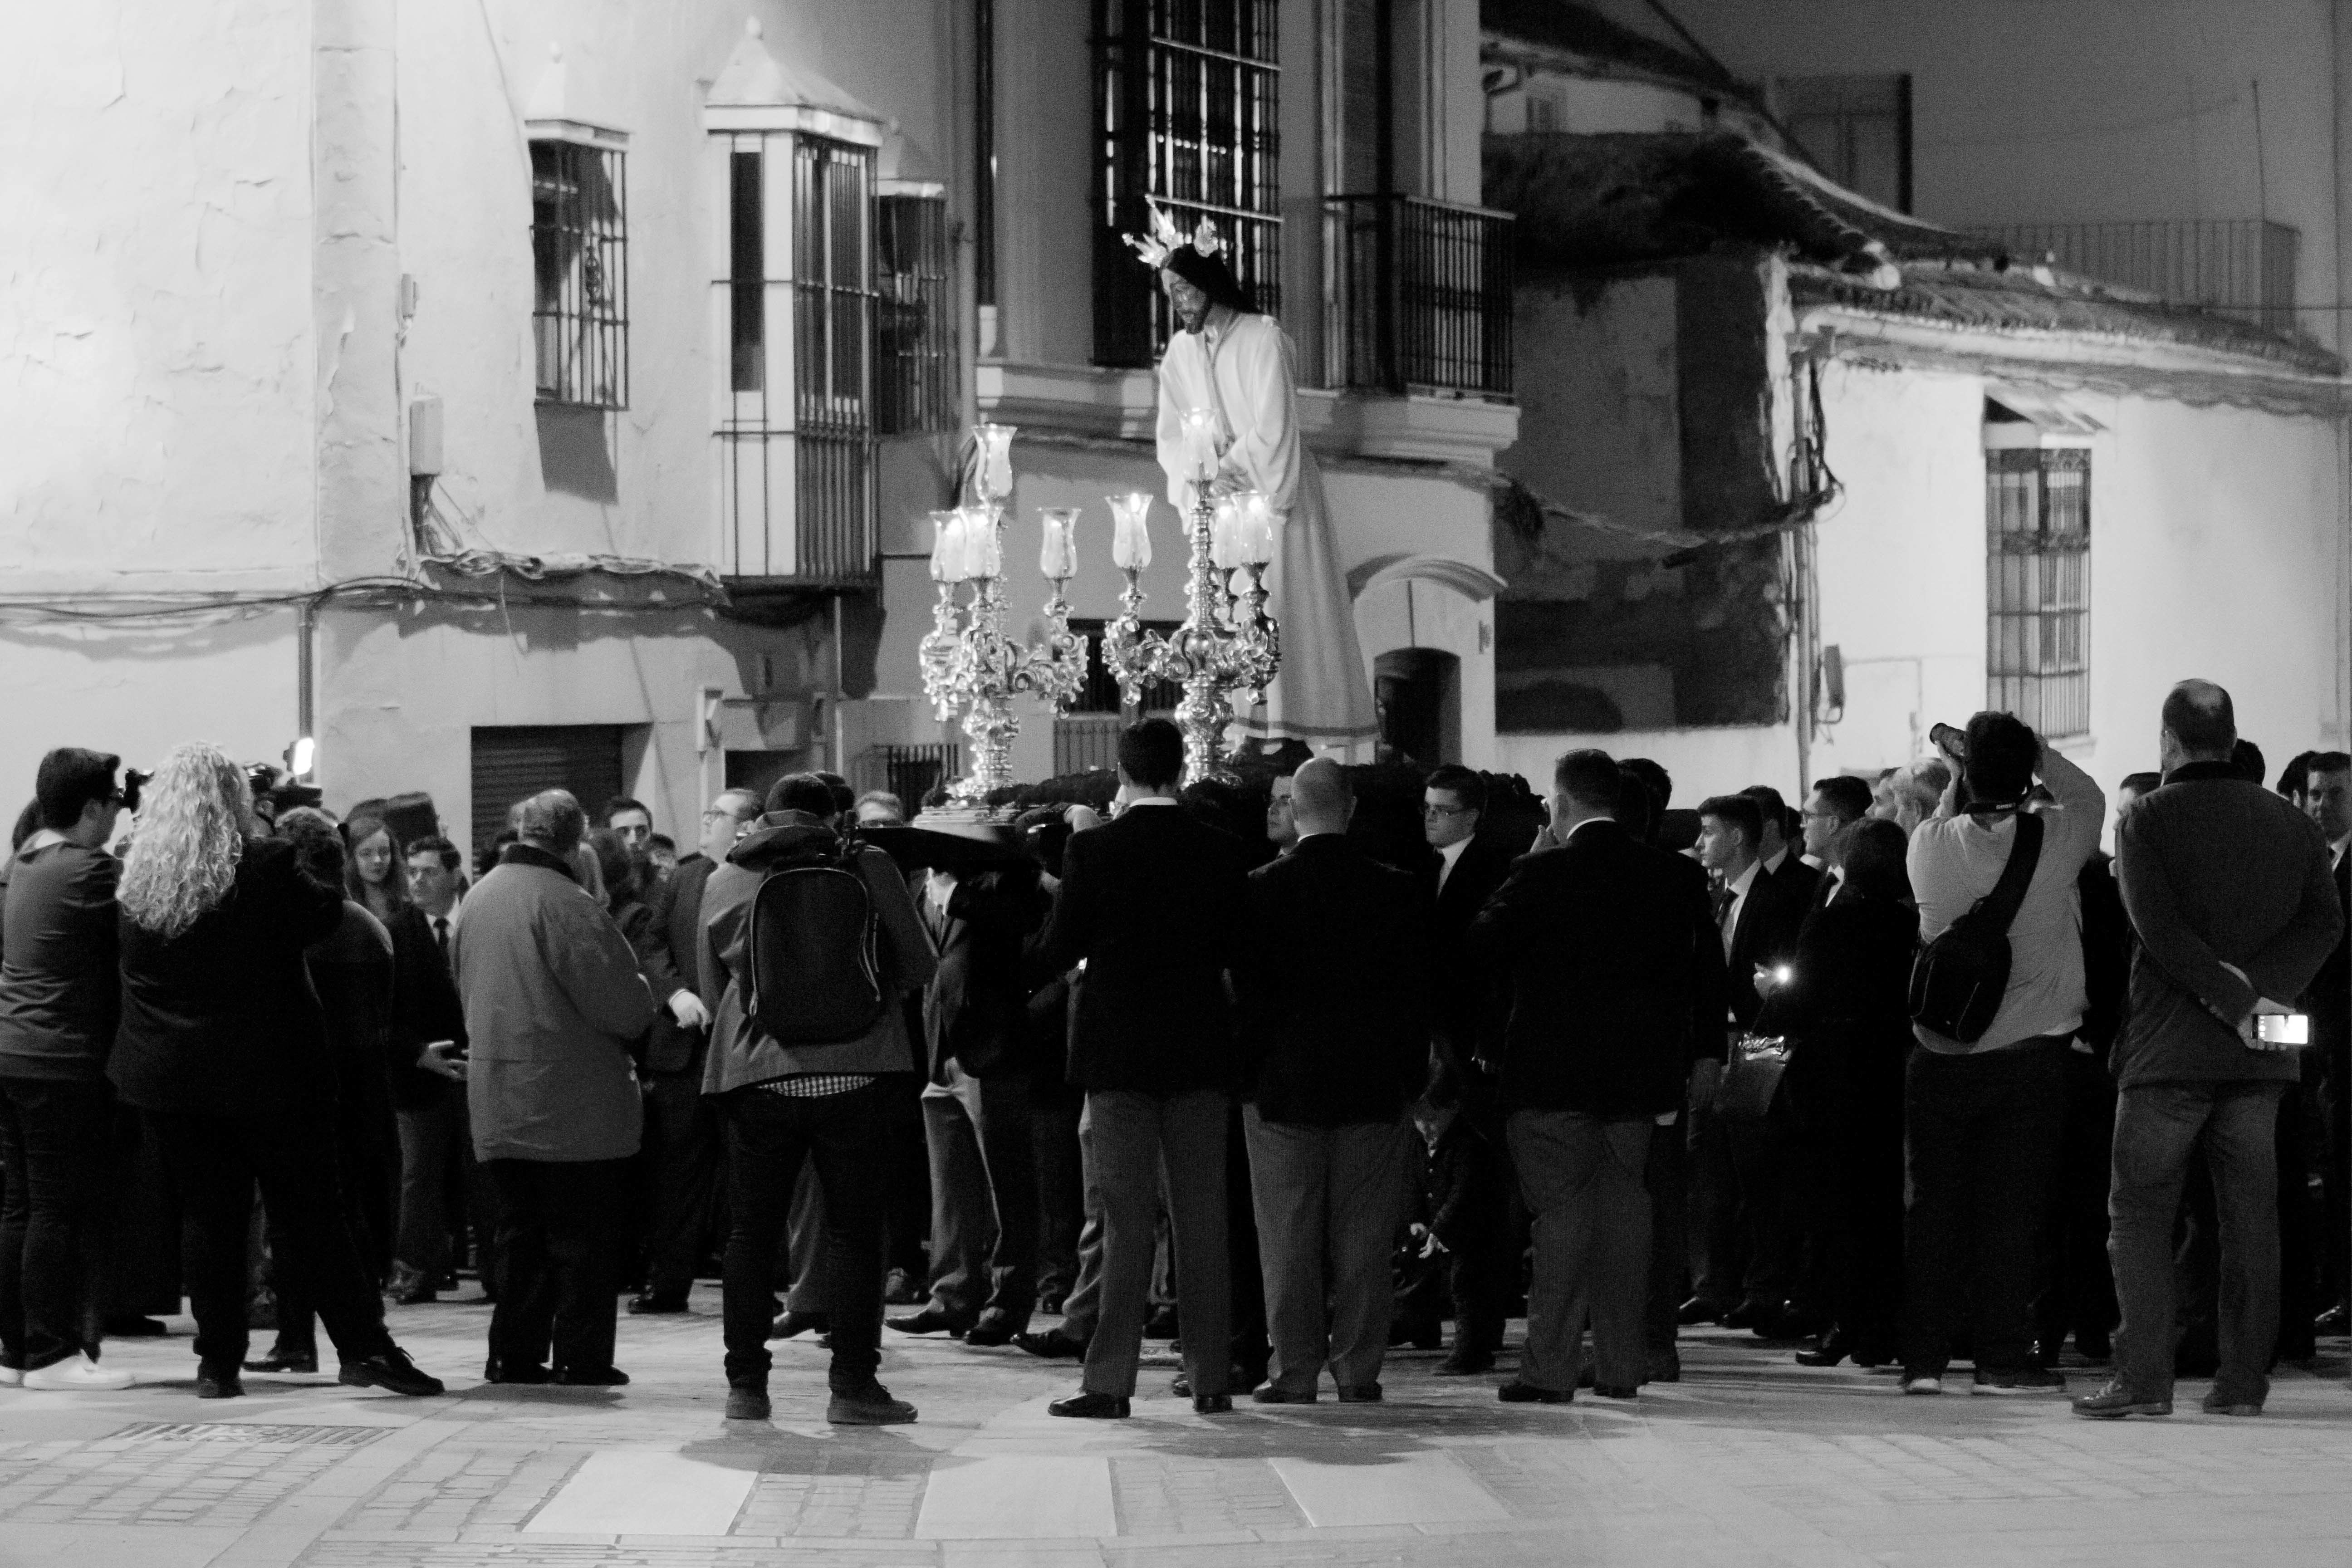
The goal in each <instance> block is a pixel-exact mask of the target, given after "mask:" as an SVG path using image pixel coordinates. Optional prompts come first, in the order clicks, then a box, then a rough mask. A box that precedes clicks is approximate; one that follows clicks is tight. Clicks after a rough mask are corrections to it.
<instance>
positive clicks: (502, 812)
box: [473, 724, 621, 850]
mask: <svg viewBox="0 0 2352 1568" xmlns="http://www.w3.org/2000/svg"><path fill="white" fill-rule="evenodd" d="M473 763H474V767H473V773H474V814H473V827H474V847H475V848H476V849H477V850H478V849H480V848H481V847H483V846H484V845H486V844H488V843H489V841H490V840H491V839H493V838H496V837H498V836H499V833H500V832H501V831H502V830H503V829H504V828H505V827H506V825H507V808H508V807H509V806H510V805H513V804H514V803H515V802H517V801H519V800H521V799H524V798H525V797H527V796H530V795H537V794H538V793H539V792H540V791H541V790H543V789H568V790H570V791H571V792H572V794H573V795H577V796H579V797H580V804H581V805H582V806H583V808H585V809H586V810H587V811H589V812H591V813H593V812H594V811H595V809H596V808H597V807H598V806H600V805H604V802H606V801H607V800H609V799H611V798H612V797H613V796H614V795H618V794H620V793H621V727H620V726H619V725H617V724H517V725H501V726H499V727H496V728H487V729H478V730H476V731H474V757H473Z"/></svg>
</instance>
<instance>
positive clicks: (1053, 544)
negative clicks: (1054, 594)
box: [1037, 506, 1078, 583]
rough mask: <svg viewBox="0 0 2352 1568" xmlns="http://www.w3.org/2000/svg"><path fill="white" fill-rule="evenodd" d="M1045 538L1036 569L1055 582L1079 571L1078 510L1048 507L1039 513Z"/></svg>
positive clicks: (1039, 548)
mask: <svg viewBox="0 0 2352 1568" xmlns="http://www.w3.org/2000/svg"><path fill="white" fill-rule="evenodd" d="M1037 518H1038V522H1039V523H1040V525H1041V531H1042V533H1043V538H1042V539H1041V540H1040V542H1039V545H1038V550H1037V570H1038V571H1040V572H1042V573H1044V574H1045V576H1046V577H1047V578H1048V579H1049V580H1050V581H1052V582H1055V583H1061V582H1066V581H1067V580H1068V579H1070V578H1072V577H1075V576H1076V575H1077V574H1078V509H1077V508H1076V507H1074V506H1049V507H1046V508H1044V509H1043V510H1040V511H1039V512H1038V514H1037Z"/></svg>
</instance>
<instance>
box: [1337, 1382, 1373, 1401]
mask: <svg viewBox="0 0 2352 1568" xmlns="http://www.w3.org/2000/svg"><path fill="white" fill-rule="evenodd" d="M1339 1403H1340V1404H1342V1405H1378V1404H1380V1403H1381V1385H1380V1384H1377V1383H1343V1384H1340V1385H1339Z"/></svg>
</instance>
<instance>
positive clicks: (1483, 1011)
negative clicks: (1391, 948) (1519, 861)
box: [1421, 834, 1515, 1070]
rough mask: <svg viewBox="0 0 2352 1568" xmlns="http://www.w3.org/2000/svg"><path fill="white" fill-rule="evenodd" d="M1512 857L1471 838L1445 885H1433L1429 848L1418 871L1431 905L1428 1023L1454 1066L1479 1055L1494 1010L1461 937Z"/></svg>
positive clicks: (1491, 842)
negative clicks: (1431, 989)
mask: <svg viewBox="0 0 2352 1568" xmlns="http://www.w3.org/2000/svg"><path fill="white" fill-rule="evenodd" d="M1514 858H1515V857H1514V856H1513V855H1512V854H1511V852H1510V850H1509V849H1508V848H1507V847H1505V846H1504V845H1502V844H1500V843H1498V842H1497V841H1496V840H1495V839H1493V838H1491V837H1486V836H1485V835H1483V834H1482V835H1480V836H1478V837H1474V838H1472V839H1471V840H1470V842H1469V844H1468V845H1467V846H1465V847H1464V849H1463V851H1462V858H1461V859H1459V860H1457V861H1455V862H1454V872H1453V875H1451V876H1449V877H1447V878H1446V879H1445V886H1444V887H1443V888H1440V887H1439V886H1438V885H1437V872H1438V868H1439V866H1440V865H1441V863H1442V862H1441V861H1440V860H1439V858H1438V857H1437V855H1436V854H1435V852H1434V851H1433V852H1432V853H1431V855H1430V858H1429V859H1428V862H1427V863H1426V864H1425V865H1423V868H1422V871H1421V886H1422V891H1423V898H1424V900H1427V901H1428V903H1429V906H1430V984H1432V985H1433V987H1434V1001H1433V1016H1432V1019H1431V1024H1432V1027H1433V1032H1434V1033H1435V1034H1436V1035H1437V1037H1439V1039H1440V1040H1441V1041H1443V1042H1444V1044H1445V1045H1446V1046H1447V1047H1451V1050H1452V1056H1453V1061H1454V1067H1455V1068H1456V1070H1460V1069H1461V1068H1464V1067H1465V1066H1466V1065H1467V1064H1468V1063H1469V1062H1470V1061H1471V1059H1472V1058H1474V1057H1475V1056H1476V1055H1478V1043H1479V1035H1480V1033H1481V1031H1482V1029H1483V1027H1484V1026H1485V1025H1486V1019H1487V1016H1488V1015H1489V1013H1490V1012H1491V1011H1492V1009H1491V1008H1490V1007H1489V1005H1488V1002H1489V994H1488V991H1487V988H1486V986H1485V985H1483V984H1480V983H1479V980H1478V977H1477V974H1476V973H1475V971H1474V969H1473V968H1472V966H1471V963H1470V961H1469V958H1468V956H1467V955H1466V954H1465V952H1464V951H1463V947H1462V939H1463V936H1464V935H1465V933H1466V932H1467V931H1469V929H1470V922H1471V921H1474V920H1475V919H1477V917H1478V911H1479V910H1483V909H1485V908H1486V900H1488V899H1490V898H1492V897H1493V896H1494V893H1495V889H1497V888H1499V887H1501V886H1502V885H1503V879H1504V878H1506V877H1507V876H1509V875H1510V874H1511V861H1512V860H1513V859H1514Z"/></svg>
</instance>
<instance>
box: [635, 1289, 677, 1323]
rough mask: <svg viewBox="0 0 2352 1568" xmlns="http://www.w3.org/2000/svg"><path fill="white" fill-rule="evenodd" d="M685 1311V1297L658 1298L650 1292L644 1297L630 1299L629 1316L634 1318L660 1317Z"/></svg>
mask: <svg viewBox="0 0 2352 1568" xmlns="http://www.w3.org/2000/svg"><path fill="white" fill-rule="evenodd" d="M685 1310H686V1298H685V1297H683V1296H656V1295H654V1294H652V1293H651V1292H648V1293H646V1295H643V1296H632V1297H631V1298H629V1316H631V1317H633V1318H651V1317H658V1316H661V1315H663V1314H665V1313H669V1312H683V1311H685Z"/></svg>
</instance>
